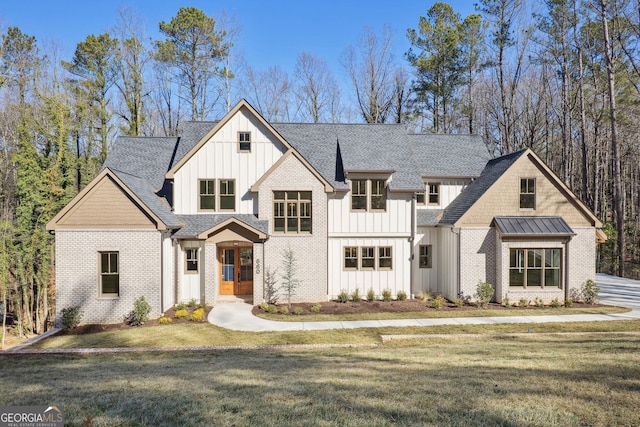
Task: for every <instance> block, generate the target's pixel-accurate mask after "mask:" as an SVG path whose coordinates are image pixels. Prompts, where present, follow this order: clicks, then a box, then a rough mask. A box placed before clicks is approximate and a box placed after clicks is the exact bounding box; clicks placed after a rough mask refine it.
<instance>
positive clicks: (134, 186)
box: [104, 121, 489, 237]
mask: <svg viewBox="0 0 640 427" xmlns="http://www.w3.org/2000/svg"><path fill="white" fill-rule="evenodd" d="M217 123H218V122H211V121H209V122H187V123H185V126H184V130H183V132H182V135H181V136H180V137H126V136H123V137H119V138H118V139H117V140H116V142H115V144H114V146H113V148H112V150H111V153H110V154H109V157H108V158H107V160H106V162H105V164H104V167H108V168H110V169H111V170H113V171H117V173H118V176H119V177H121V179H122V180H123V182H125V184H126V185H127V186H131V188H130V189H131V191H133V192H134V193H135V194H136V195H138V197H139V198H140V200H141V201H143V203H145V204H146V205H147V207H148V208H149V209H150V210H151V211H153V212H154V213H155V214H156V215H157V216H158V217H159V218H161V219H162V221H163V222H165V224H167V225H168V226H171V227H176V226H179V225H180V224H183V228H182V230H180V231H179V232H178V233H176V236H178V237H179V236H192V235H194V234H193V233H196V232H197V231H198V230H200V231H204V230H206V229H208V228H211V227H213V226H215V224H214V223H213V222H212V221H218V220H223V221H224V220H225V219H222V218H224V216H222V215H214V216H215V217H216V218H212V217H213V216H212V215H186V216H180V217H179V218H177V217H176V215H174V214H173V213H172V212H171V210H170V208H169V207H168V205H167V202H166V200H163V198H164V197H163V193H162V192H161V191H160V190H161V189H163V187H165V184H166V180H165V174H166V173H167V171H169V170H170V169H171V168H172V167H173V166H175V165H176V164H177V162H179V161H180V160H181V159H182V158H183V157H184V156H185V155H187V154H188V153H189V151H190V150H191V149H192V148H193V147H194V146H195V145H196V144H197V143H198V142H199V141H200V140H201V139H202V138H203V137H204V136H205V135H206V134H207V133H208V132H209V131H210V130H211V129H213V127H214V126H215V125H216V124H217ZM272 126H273V128H274V129H275V131H276V132H278V133H279V134H280V135H281V136H282V137H283V138H284V139H285V140H286V141H287V142H288V143H289V144H290V145H291V146H292V147H293V148H294V149H296V150H297V151H298V152H299V153H300V155H302V157H304V158H305V159H306V160H307V161H308V162H309V163H310V164H311V166H312V167H313V168H315V169H316V170H317V171H318V173H320V175H322V176H323V177H324V178H325V179H326V180H327V181H328V182H329V183H330V184H331V185H332V186H333V187H334V188H335V189H336V190H343V191H346V190H348V189H349V186H348V184H347V183H346V181H345V176H344V172H346V173H347V174H348V173H349V172H358V171H366V172H376V171H378V172H387V173H392V175H391V180H390V183H389V188H390V190H391V191H424V183H423V177H437V178H446V177H451V178H454V177H467V178H468V177H477V176H480V178H478V180H476V182H474V183H472V185H470V186H469V187H468V188H467V190H465V191H464V192H463V194H465V195H471V194H474V193H473V192H471V191H469V189H471V188H472V187H473V186H474V184H475V186H476V187H477V190H481V189H482V188H480V186H479V185H477V184H476V183H477V182H478V181H480V179H481V178H482V176H481V173H482V174H487V169H486V168H485V170H484V171H483V167H484V165H485V163H486V161H487V160H488V159H489V154H488V152H487V150H486V148H485V146H484V144H483V142H482V138H481V137H479V136H468V135H430V134H408V133H407V132H406V128H405V127H404V125H400V124H302V123H275V124H273V125H272ZM122 177H124V178H122ZM136 178H137V179H136ZM458 199H460V197H458ZM458 199H456V201H457V200H458ZM464 199H465V200H466V199H468V197H466V198H464ZM456 201H454V204H455V202H456ZM467 204H468V202H467V203H462V202H458V205H460V206H459V207H458V210H456V209H453V210H451V211H450V210H449V209H447V212H449V217H448V218H449V219H451V218H453V217H454V216H455V213H456V212H458V211H459V209H460V208H464V207H465V206H467ZM469 206H470V205H469ZM447 212H445V213H444V215H445V217H446V216H447ZM419 215H420V216H419V218H418V223H419V224H420V223H422V222H424V223H425V224H422V225H427V223H428V224H432V223H433V222H434V220H435V219H436V218H434V217H432V216H429V217H427V216H425V215H427V214H419ZM429 215H431V214H429ZM229 216H233V217H236V218H238V219H240V217H243V216H242V215H229ZM229 216H227V217H226V218H228V217H229ZM250 216H251V217H253V215H250ZM205 217H206V218H208V219H205ZM243 218H244V217H243ZM253 218H254V219H255V217H253ZM242 220H243V221H244V220H246V221H247V224H248V225H251V226H254V227H255V228H257V229H259V230H261V231H264V232H265V233H266V232H267V231H268V230H267V228H266V227H267V226H266V223H265V224H263V222H261V221H258V222H255V221H257V219H255V221H252V220H251V219H250V218H244V219H242ZM203 227H204V228H203ZM262 227H265V228H264V230H263V228H262ZM196 234H199V233H196Z"/></svg>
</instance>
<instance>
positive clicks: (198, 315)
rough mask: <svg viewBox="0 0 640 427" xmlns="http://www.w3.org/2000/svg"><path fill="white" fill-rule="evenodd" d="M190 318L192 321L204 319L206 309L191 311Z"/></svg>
mask: <svg viewBox="0 0 640 427" xmlns="http://www.w3.org/2000/svg"><path fill="white" fill-rule="evenodd" d="M189 320H191V321H192V322H202V321H203V320H204V309H203V308H199V309H197V310H194V311H193V313H191V316H190V317H189Z"/></svg>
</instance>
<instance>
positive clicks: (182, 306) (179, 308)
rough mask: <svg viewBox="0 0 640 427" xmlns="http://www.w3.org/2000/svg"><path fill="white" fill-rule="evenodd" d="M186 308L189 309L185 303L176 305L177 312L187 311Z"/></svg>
mask: <svg viewBox="0 0 640 427" xmlns="http://www.w3.org/2000/svg"><path fill="white" fill-rule="evenodd" d="M186 308H187V305H186V304H185V303H183V302H181V303H179V304H176V311H178V310H184V309H186Z"/></svg>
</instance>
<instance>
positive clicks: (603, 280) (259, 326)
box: [208, 274, 640, 332]
mask: <svg viewBox="0 0 640 427" xmlns="http://www.w3.org/2000/svg"><path fill="white" fill-rule="evenodd" d="M596 282H597V283H598V286H599V287H600V298H599V300H600V302H601V303H603V304H609V305H617V306H621V307H628V308H631V309H632V311H630V312H628V313H620V314H569V315H550V316H509V317H460V318H445V319H394V320H358V321H342V322H277V321H273V320H265V319H261V318H259V317H256V316H254V315H253V314H252V313H251V310H252V308H253V307H252V306H251V305H249V304H245V303H230V304H216V305H215V306H214V308H213V309H212V310H211V312H210V313H209V318H208V320H209V322H210V323H212V324H214V325H216V326H220V327H223V328H226V329H232V330H236V331H250V332H263V331H302V330H304V331H316V330H326V329H356V328H380V327H387V326H393V327H403V326H439V325H482V324H496V323H549V322H591V321H602V320H631V319H640V281H638V280H630V279H621V278H619V277H615V276H609V275H606V274H597V275H596Z"/></svg>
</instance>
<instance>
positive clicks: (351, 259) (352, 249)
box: [344, 246, 358, 270]
mask: <svg viewBox="0 0 640 427" xmlns="http://www.w3.org/2000/svg"><path fill="white" fill-rule="evenodd" d="M344 269H345V270H357V269H358V247H357V246H346V247H345V248H344Z"/></svg>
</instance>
